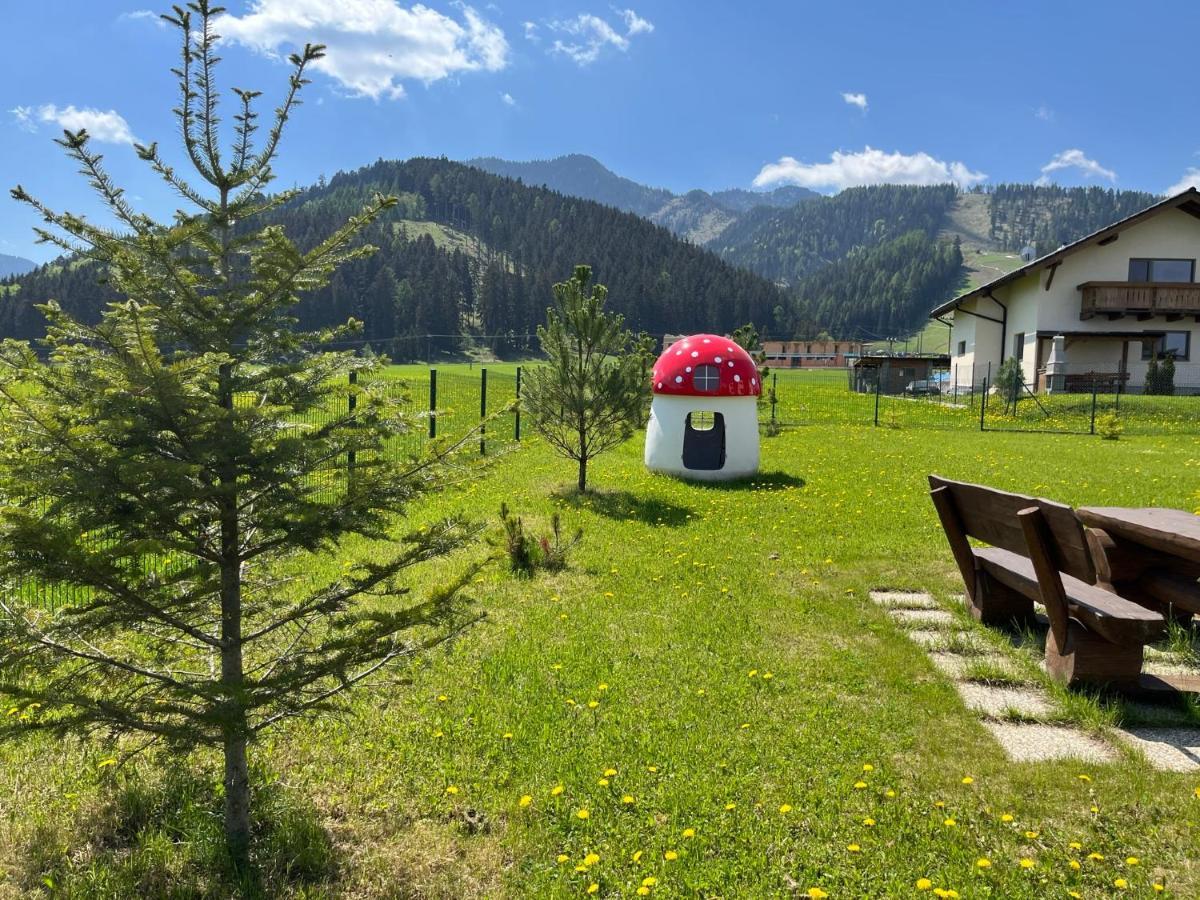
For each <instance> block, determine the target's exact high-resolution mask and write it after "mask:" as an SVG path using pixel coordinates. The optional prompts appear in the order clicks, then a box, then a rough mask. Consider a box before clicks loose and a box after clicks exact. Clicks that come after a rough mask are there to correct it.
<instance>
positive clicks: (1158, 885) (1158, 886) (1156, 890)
mask: <svg viewBox="0 0 1200 900" xmlns="http://www.w3.org/2000/svg"><path fill="white" fill-rule="evenodd" d="M1150 887H1152V888H1154V893H1156V894H1161V893H1162V892H1163V891H1165V890H1166V889H1167V886H1166V885H1165V884H1162V883H1160V882H1157V881H1156V882H1154V884H1152V885H1150Z"/></svg>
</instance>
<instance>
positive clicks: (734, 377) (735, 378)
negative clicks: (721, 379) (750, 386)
mask: <svg viewBox="0 0 1200 900" xmlns="http://www.w3.org/2000/svg"><path fill="white" fill-rule="evenodd" d="M733 380H734V381H741V380H742V376H741V375H734V376H733Z"/></svg>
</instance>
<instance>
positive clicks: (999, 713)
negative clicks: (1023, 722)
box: [955, 681, 1052, 719]
mask: <svg viewBox="0 0 1200 900" xmlns="http://www.w3.org/2000/svg"><path fill="white" fill-rule="evenodd" d="M955 688H956V689H957V690H958V695H959V696H960V697H962V698H963V703H965V704H966V705H967V708H968V709H973V710H975V712H979V713H983V714H984V715H985V716H990V717H991V718H993V719H1002V718H1004V717H1005V716H1006V715H1008V714H1009V713H1010V712H1016V713H1020V714H1021V715H1023V716H1029V717H1031V718H1037V717H1040V716H1048V715H1050V712H1051V710H1052V707H1051V705H1050V702H1049V700H1048V698H1047V697H1046V695H1045V694H1042V693H1041V692H1039V691H1035V690H1031V689H1030V688H1022V687H999V686H996V685H990V684H975V683H974V682H970V681H964V682H962V683H960V684H956V685H955Z"/></svg>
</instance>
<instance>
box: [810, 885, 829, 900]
mask: <svg viewBox="0 0 1200 900" xmlns="http://www.w3.org/2000/svg"><path fill="white" fill-rule="evenodd" d="M808 896H809V900H825V898H826V897H828V896H829V895H828V894H827V893H825V892H824V891H823V890H821V889H820V888H819V887H810V888H809V889H808Z"/></svg>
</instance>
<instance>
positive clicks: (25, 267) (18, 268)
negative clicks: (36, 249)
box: [0, 253, 37, 278]
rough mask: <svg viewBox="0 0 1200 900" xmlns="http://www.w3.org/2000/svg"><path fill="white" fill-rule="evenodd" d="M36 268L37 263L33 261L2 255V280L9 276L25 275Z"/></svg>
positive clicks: (21, 257) (0, 257)
mask: <svg viewBox="0 0 1200 900" xmlns="http://www.w3.org/2000/svg"><path fill="white" fill-rule="evenodd" d="M36 266H37V263H35V262H34V261H33V260H32V259H25V257H23V256H9V255H8V254H6V253H0V278H7V277H8V276H9V275H23V274H25V273H26V272H28V271H30V270H31V269H33V268H35V267H36Z"/></svg>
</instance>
